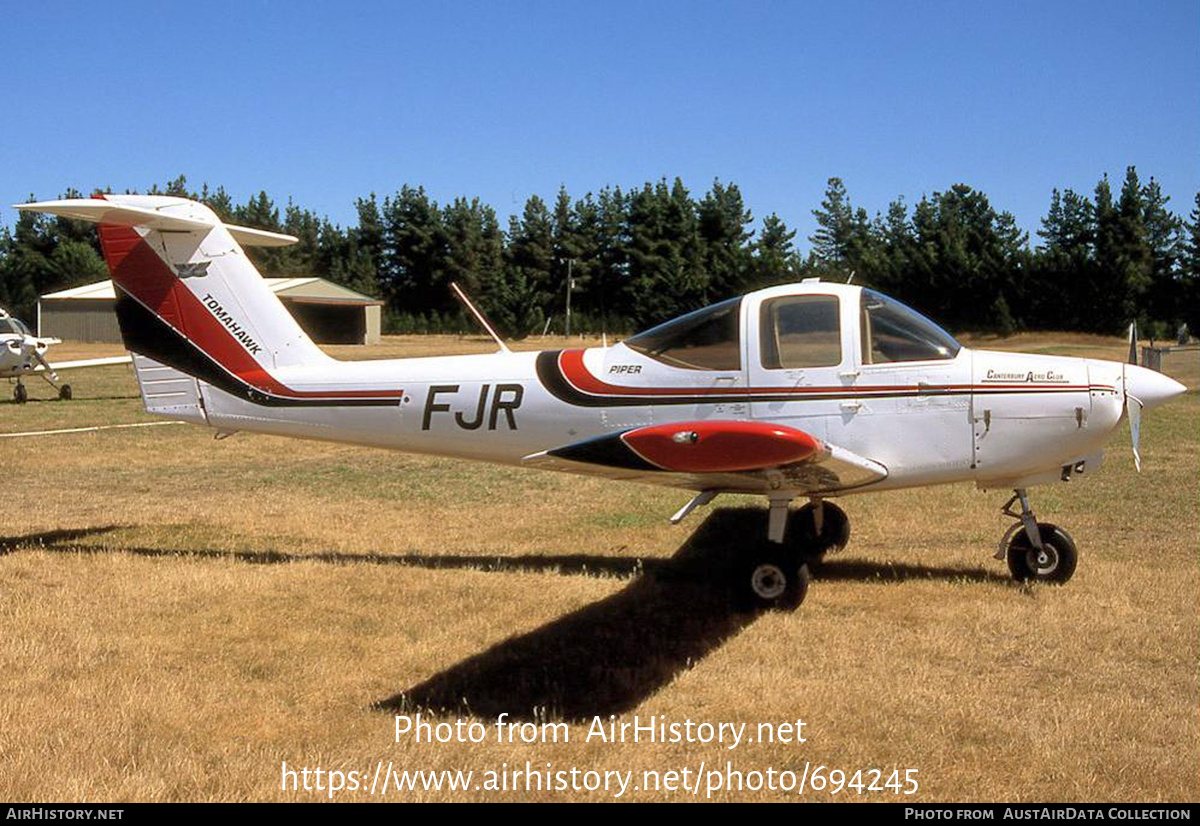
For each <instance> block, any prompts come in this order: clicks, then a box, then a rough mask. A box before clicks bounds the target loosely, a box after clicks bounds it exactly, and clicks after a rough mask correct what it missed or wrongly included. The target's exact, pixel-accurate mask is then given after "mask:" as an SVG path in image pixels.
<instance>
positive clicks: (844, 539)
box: [788, 502, 850, 559]
mask: <svg viewBox="0 0 1200 826" xmlns="http://www.w3.org/2000/svg"><path fill="white" fill-rule="evenodd" d="M823 509H824V514H823V517H822V519H821V531H820V533H818V532H817V526H816V519H815V516H814V513H813V512H814V510H815V507H814V506H813V504H812V503H811V502H809V503H808V504H807V505H805V506H804V507H802V508H799V509H798V510H797V511H796V512H795V513H794V514H793V515H792V522H791V524H790V525H788V532H789V536H790V541H791V542H792V543H793V544H796V545H797V546H798V548H799V551H800V553H801V555H802V556H803V557H804V558H806V559H820V558H821V557H822V556H824V555H825V554H832V553H837V552H838V551H840V550H842V549H843V548H845V547H846V545H847V544H849V542H850V517H848V516H846V512H845V511H844V510H842V509H841V508H839V507H838V506H837V505H835V504H833V503H832V502H825V503H824V505H823Z"/></svg>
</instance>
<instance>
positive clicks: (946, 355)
mask: <svg viewBox="0 0 1200 826" xmlns="http://www.w3.org/2000/svg"><path fill="white" fill-rule="evenodd" d="M961 349H962V345H961V344H959V343H958V342H957V341H955V340H954V336H952V335H950V334H949V333H947V332H946V331H945V330H943V329H942V328H941V327H939V326H937V325H936V324H934V323H933V322H932V321H930V320H929V319H927V318H926V317H925V316H923V315H921V314H920V313H918V312H917V311H916V310H914V309H912V308H911V307H906V306H905V305H903V304H901V303H900V302H899V301H896V300H894V299H891V298H888V297H887V296H885V295H880V294H879V293H877V292H875V291H873V290H863V291H862V358H863V364H885V363H888V362H894V361H932V360H939V359H952V358H954V357H955V356H956V355H958V351H959V350H961Z"/></svg>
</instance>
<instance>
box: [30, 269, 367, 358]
mask: <svg viewBox="0 0 1200 826" xmlns="http://www.w3.org/2000/svg"><path fill="white" fill-rule="evenodd" d="M263 281H265V282H266V284H267V286H268V287H270V288H271V292H273V293H275V295H277V296H279V299H280V301H282V302H283V306H285V307H287V309H288V312H290V313H291V314H292V317H293V318H295V319H296V321H297V322H299V324H300V326H301V327H303V328H304V331H305V332H306V333H308V335H309V336H310V337H311V338H312V340H313V341H315V342H317V343H318V344H378V343H379V336H380V331H381V316H382V309H381V308H382V307H383V302H382V301H379V300H378V299H375V298H371V297H370V296H369V295H363V294H362V293H357V292H355V291H354V290H351V289H347V288H346V287H343V286H341V285H340V284H334V283H333V282H332V281H326V280H325V279H324V278H264V279H263ZM116 300H117V296H116V293H115V292H113V285H112V282H111V281H98V282H96V283H95V284H85V285H84V286H82V287H72V288H71V289H69V290H61V291H59V292H56V293H47V294H46V295H43V296H42V297H41V298H39V299H38V305H37V324H38V335H40V336H54V337H55V338H62V339H70V340H72V341H110V342H117V343H120V341H121V331H120V329H119V328H118V327H117V316H116V313H114V312H113V306H114V305H115V303H116Z"/></svg>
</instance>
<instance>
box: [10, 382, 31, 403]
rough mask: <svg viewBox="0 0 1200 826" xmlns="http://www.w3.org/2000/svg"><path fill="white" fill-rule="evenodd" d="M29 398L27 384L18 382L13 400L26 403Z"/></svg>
mask: <svg viewBox="0 0 1200 826" xmlns="http://www.w3.org/2000/svg"><path fill="white" fill-rule="evenodd" d="M28 400H29V391H28V390H26V389H25V385H23V384H18V385H17V386H16V387H15V388H14V389H13V401H15V402H16V403H17V404H25V402H27V401H28Z"/></svg>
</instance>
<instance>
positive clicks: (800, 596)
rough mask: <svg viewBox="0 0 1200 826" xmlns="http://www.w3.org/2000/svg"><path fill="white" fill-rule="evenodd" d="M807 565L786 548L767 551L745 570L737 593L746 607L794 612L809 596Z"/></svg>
mask: <svg viewBox="0 0 1200 826" xmlns="http://www.w3.org/2000/svg"><path fill="white" fill-rule="evenodd" d="M808 580H809V574H808V565H806V564H804V563H802V562H801V561H800V560H799V559H798V558H797V556H796V554H795V553H794V552H792V551H791V550H789V549H788V548H784V547H780V548H778V549H774V548H773V549H768V551H767V552H766V553H763V554H760V555H759V556H758V557H757V558H756V559H754V560H753V561H751V562H750V563H748V564H746V565H745V566H744V569H743V571H742V575H741V584H740V590H741V593H742V598H743V602H744V603H745V605H746V607H748V608H752V609H769V610H775V611H794V610H796V609H797V608H799V607H800V604H801V603H803V602H804V597H806V596H807V595H808Z"/></svg>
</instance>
